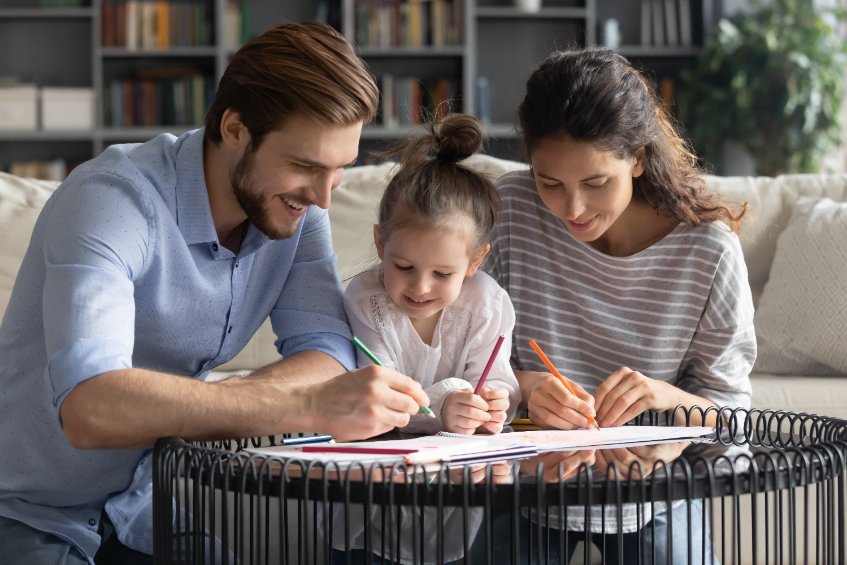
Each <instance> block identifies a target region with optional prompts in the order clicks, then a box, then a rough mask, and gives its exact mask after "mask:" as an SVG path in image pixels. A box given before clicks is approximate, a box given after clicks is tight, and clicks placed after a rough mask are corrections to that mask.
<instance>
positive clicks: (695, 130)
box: [680, 0, 847, 175]
mask: <svg viewBox="0 0 847 565" xmlns="http://www.w3.org/2000/svg"><path fill="white" fill-rule="evenodd" d="M812 3H813V0H805V1H804V0H771V1H770V2H769V3H768V4H767V5H763V4H757V6H756V8H755V9H754V10H753V11H752V12H748V13H745V14H739V15H736V16H733V17H732V18H728V19H722V20H721V21H720V22H719V23H718V25H717V26H716V29H715V30H714V33H712V34H711V36H710V37H708V38H707V39H706V41H705V45H704V46H703V51H702V53H701V55H700V58H699V60H698V62H697V65H696V67H695V69H694V70H693V71H690V72H687V73H685V74H684V75H683V77H682V81H683V85H684V87H683V93H684V94H683V97H682V99H681V101H680V102H681V116H682V119H683V121H684V122H685V123H686V124H687V126H688V132H689V134H690V136H691V138H692V141H693V143H694V146H695V149H696V150H697V151H698V152H699V153H700V154H701V155H702V156H703V157H704V159H705V160H706V161H707V162H709V163H712V164H714V163H715V162H716V161H715V157H716V156H717V155H718V154H719V151H720V146H721V144H722V143H723V142H724V141H725V140H729V139H732V140H735V141H737V142H739V143H741V144H742V145H743V146H745V147H746V148H747V149H748V150H749V151H750V153H751V155H752V156H753V159H754V161H755V163H756V168H757V173H758V174H763V175H775V174H779V173H787V172H814V171H816V170H817V166H818V163H819V161H820V159H821V157H822V156H823V155H824V154H825V153H826V151H827V150H828V149H829V148H831V147H832V145H833V144H834V143H835V142H837V141H839V140H840V138H841V114H842V111H841V105H842V97H843V95H844V91H845V80H847V76H845V71H846V70H847V66H845V62H847V49H845V44H844V41H843V40H842V38H841V37H840V35H839V32H838V30H837V23H838V21H839V20H840V19H841V18H842V17H843V15H844V13H843V11H840V10H828V11H826V12H824V11H822V10H821V9H820V8H814V7H813V6H812Z"/></svg>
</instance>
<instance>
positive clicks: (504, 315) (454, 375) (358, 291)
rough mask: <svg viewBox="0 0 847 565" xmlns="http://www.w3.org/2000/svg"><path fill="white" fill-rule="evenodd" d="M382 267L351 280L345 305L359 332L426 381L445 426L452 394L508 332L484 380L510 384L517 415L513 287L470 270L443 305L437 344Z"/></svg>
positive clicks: (394, 364) (490, 384) (472, 379)
mask: <svg viewBox="0 0 847 565" xmlns="http://www.w3.org/2000/svg"><path fill="white" fill-rule="evenodd" d="M380 274H381V268H380V269H376V270H372V271H366V272H364V273H361V274H360V275H357V276H356V277H355V278H353V280H352V281H350V284H349V285H348V286H347V290H346V291H345V293H344V308H345V310H346V311H347V318H348V320H349V322H350V327H351V328H352V330H353V335H355V336H357V337H358V338H359V339H361V340H362V341H363V342H364V343H365V344H367V346H368V348H370V349H371V351H373V353H374V354H375V355H376V356H377V357H378V358H379V359H380V361H382V362H383V364H384V365H385V366H387V367H391V368H393V369H395V370H397V371H398V372H400V373H403V374H405V375H408V376H410V377H412V378H414V379H415V380H416V381H418V382H419V383H421V385H422V386H423V388H424V390H425V391H426V393H427V395H428V396H429V399H430V408H431V409H432V411H433V412H434V413H435V415H436V418H438V423H439V425H440V426H441V427H443V424H442V422H441V408H442V406H443V405H444V398H445V397H446V396H447V394H448V393H450V392H452V391H454V390H460V389H473V388H474V386H475V385H476V383H477V381H478V380H479V378H480V377H481V376H482V371H483V369H485V365H486V364H487V363H488V358H489V357H490V356H491V351H492V350H493V348H494V344H495V343H496V342H497V338H498V337H500V336H501V335H502V336H504V340H503V344H502V346H501V347H500V351H499V352H498V354H497V358H496V359H495V361H494V364H493V365H492V367H491V371H490V372H489V374H488V378H487V379H486V381H485V385H484V386H485V387H486V388H492V389H493V388H505V389H506V390H507V391H508V393H509V409H508V412H507V422H508V421H510V420H511V418H512V416H513V415H514V413H515V410H516V409H517V407H518V404H519V403H520V399H521V396H520V387H519V386H518V381H517V378H516V377H515V373H514V371H513V370H512V366H511V363H510V356H511V351H512V330H513V329H514V325H515V310H514V308H513V307H512V302H511V300H509V295H508V294H506V291H505V290H503V289H502V288H501V287H500V285H498V284H497V282H496V281H495V280H494V279H493V278H491V277H490V276H489V275H488V274H486V273H484V272H482V271H478V272H477V273H476V274H475V275H473V276H472V277H468V278H466V279H465V281H464V283H463V284H462V290H461V292H460V293H459V296H458V298H457V299H456V301H455V302H454V303H453V304H451V305H450V306H448V307H447V308H445V309H444V310H442V312H441V317H440V319H439V321H438V325H437V326H436V328H435V332H434V334H433V336H432V345H427V344H426V343H424V342H423V340H422V339H421V338H420V336H419V335H418V333H417V331H415V328H414V327H413V326H412V322H411V320H409V318H408V316H406V315H405V314H403V313H402V312H401V311H400V310H399V309H398V308H397V307H396V306H395V305H394V303H393V302H392V301H391V298H389V296H388V294H387V293H386V292H385V287H384V286H383V284H382V280H381V276H380ZM358 355H359V359H358V365H359V367H364V366H367V365H371V364H372V362H371V361H370V359H368V358H367V357H366V356H365V355H364V354H363V353H361V352H359V354H358ZM423 417H424V418H427V419H428V417H427V416H423ZM420 418H421V415H417V416H415V417H413V422H412V425H413V426H414V424H415V421H416V420H418V423H419V424H420V423H422V422H419V420H420Z"/></svg>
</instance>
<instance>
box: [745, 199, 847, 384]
mask: <svg viewBox="0 0 847 565" xmlns="http://www.w3.org/2000/svg"><path fill="white" fill-rule="evenodd" d="M845 243H847V203H838V202H834V201H832V200H830V199H828V198H827V199H810V198H800V199H798V200H797V202H796V204H795V205H794V211H793V213H792V214H791V219H790V221H789V223H788V227H787V228H786V229H785V231H784V232H783V233H782V235H780V237H779V240H778V243H777V249H776V256H775V258H774V261H773V267H772V268H771V276H770V279H769V280H768V283H767V284H766V285H765V289H764V293H763V294H762V298H761V301H760V303H759V308H758V311H757V312H756V336H757V338H758V341H759V357H758V360H757V362H756V370H757V371H760V372H768V373H775V374H805V375H827V374H842V375H847V292H845V286H844V285H845V281H847V247H845Z"/></svg>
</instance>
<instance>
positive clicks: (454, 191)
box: [378, 114, 500, 247]
mask: <svg viewBox="0 0 847 565" xmlns="http://www.w3.org/2000/svg"><path fill="white" fill-rule="evenodd" d="M427 129H428V133H427V134H424V135H421V136H419V137H415V138H412V139H409V140H407V141H405V142H401V143H400V144H398V145H395V146H394V147H393V148H391V149H389V150H388V151H385V152H382V153H381V154H380V156H383V157H399V158H400V161H401V163H402V165H401V166H400V170H399V171H397V173H396V174H395V175H394V177H393V178H392V179H391V180H390V181H389V183H388V186H387V187H386V189H385V193H384V194H383V195H382V199H381V201H380V203H379V217H378V222H379V224H378V225H379V231H380V235H381V236H382V239H383V241H386V240H387V239H388V237H389V234H390V233H391V231H392V230H394V229H397V228H400V227H403V226H406V225H409V224H419V223H422V224H427V225H433V224H440V223H443V222H448V221H450V220H451V219H453V218H455V217H456V215H457V214H464V215H466V216H467V217H469V218H470V219H471V220H472V221H473V224H474V226H475V228H476V233H475V241H474V243H475V245H476V247H478V246H481V245H483V244H485V243H486V242H487V241H488V234H489V232H490V231H491V229H492V228H493V227H494V221H495V219H496V217H497V213H498V212H499V211H500V197H499V195H498V194H497V189H496V188H495V187H494V183H493V182H492V181H491V180H490V179H488V178H487V177H484V176H482V175H480V174H479V173H476V172H474V171H472V170H471V169H469V168H467V167H465V166H463V165H461V164H459V161H462V160H463V159H466V158H467V157H470V156H471V155H473V154H474V153H476V152H477V151H479V149H480V148H481V147H482V141H483V137H482V128H481V126H480V124H479V122H478V121H477V120H475V119H474V118H472V117H470V116H467V115H465V114H450V115H448V116H446V117H445V118H444V119H443V120H441V121H440V122H435V121H433V122H430V123H429V124H428V126H427Z"/></svg>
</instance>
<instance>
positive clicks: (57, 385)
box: [0, 130, 355, 563]
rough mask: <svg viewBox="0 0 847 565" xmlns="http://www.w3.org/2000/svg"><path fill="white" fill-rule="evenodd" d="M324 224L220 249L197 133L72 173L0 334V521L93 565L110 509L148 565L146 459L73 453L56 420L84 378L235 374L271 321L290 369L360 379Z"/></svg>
mask: <svg viewBox="0 0 847 565" xmlns="http://www.w3.org/2000/svg"><path fill="white" fill-rule="evenodd" d="M341 297H342V292H341V285H340V283H339V280H338V275H337V272H336V267H335V255H334V254H333V251H332V242H331V238H330V229H329V218H328V215H327V212H326V210H321V209H320V208H318V207H316V206H312V207H311V208H310V209H309V211H308V213H307V214H306V216H305V217H304V219H303V220H302V221H301V223H300V227H299V229H298V230H297V233H295V234H294V236H292V237H291V238H289V239H285V240H282V241H272V240H270V239H268V238H267V237H265V236H264V235H263V234H262V233H261V232H259V231H258V230H257V229H256V228H255V226H252V225H250V226H249V229H248V230H247V233H246V235H245V238H244V242H243V244H242V246H241V249H240V251H239V252H238V253H237V254H234V253H232V252H231V251H229V250H228V249H227V248H225V247H223V246H222V245H221V244H220V242H219V241H218V238H217V234H216V232H215V226H214V223H213V220H212V215H211V210H210V208H209V199H208V194H207V191H206V185H205V181H204V174H203V130H196V131H193V132H189V133H186V134H184V135H183V136H181V137H180V138H178V139H177V138H175V137H174V136H172V135H161V136H158V137H156V138H155V139H153V140H151V141H149V142H147V143H144V144H129V145H118V146H113V147H110V148H108V149H107V150H106V151H104V152H103V153H102V154H101V155H100V156H98V157H97V158H95V159H93V160H91V161H89V162H87V163H84V164H82V165H80V166H79V167H77V168H76V169H75V170H74V171H73V172H72V173H71V174H70V175H69V176H68V178H67V180H66V181H65V182H64V183H62V185H61V186H60V187H59V188H58V189H57V190H56V192H55V193H54V194H53V196H52V197H51V198H50V200H49V201H48V202H47V204H46V205H45V206H44V209H43V210H42V212H41V215H40V216H39V218H38V221H37V222H36V225H35V230H34V232H33V234H32V239H31V241H30V245H29V249H28V250H27V253H26V256H25V257H24V261H23V264H22V266H21V268H20V271H19V273H18V278H17V281H16V282H15V287H14V290H13V292H12V296H11V299H10V302H9V306H8V308H7V311H6V315H5V317H4V319H3V323H2V326H0V439H1V440H2V447H1V448H0V515H2V516H6V517H8V518H12V519H15V520H19V521H21V522H24V523H26V524H28V525H30V526H32V527H34V528H36V529H38V530H42V531H45V532H51V533H53V534H55V535H57V536H59V537H60V538H62V539H65V540H68V541H70V542H72V543H74V544H75V545H76V546H77V547H78V548H79V549H80V550H81V551H82V552H83V553H84V554H85V555H86V556H87V557H88V558H89V560H91V562H92V563H93V557H94V554H95V553H96V551H97V548H98V546H99V543H100V538H99V536H98V534H97V528H98V525H99V521H100V513H101V510H102V509H103V508H104V507H105V508H106V510H107V512H108V514H109V517H110V518H111V519H112V521H113V522H114V523H115V526H116V529H117V530H118V533H119V535H120V538H121V540H122V541H124V543H126V544H127V545H129V546H130V547H135V548H136V549H141V550H144V551H148V552H149V551H151V548H152V541H151V540H152V533H151V529H152V522H151V520H150V511H149V506H150V498H149V493H150V482H149V481H150V477H151V474H150V468H149V467H150V465H149V463H150V460H149V457H146V456H147V455H148V454H149V450H129V449H95V450H87V451H82V450H79V449H76V448H74V447H73V446H72V445H71V444H70V443H69V442H68V440H67V438H66V437H65V435H64V434H63V433H62V429H61V422H60V419H59V408H60V406H61V403H62V401H63V400H64V398H65V396H66V395H67V394H68V392H69V391H70V390H71V389H73V387H74V386H76V385H77V384H79V383H80V382H82V381H85V380H86V379H89V378H91V377H93V376H96V375H99V374H101V373H105V372H107V371H114V370H118V369H126V368H129V367H142V368H146V369H153V370H157V371H164V372H167V373H171V374H176V375H182V376H185V377H188V378H203V376H204V375H205V373H207V372H208V371H209V370H211V369H214V368H215V367H217V366H218V365H221V364H223V363H225V362H227V361H228V360H230V359H232V358H233V357H234V356H235V355H236V354H237V353H238V352H239V351H240V350H241V349H242V348H243V347H244V345H245V344H246V343H247V342H248V340H249V339H250V337H251V336H252V335H253V334H254V333H255V332H256V330H257V329H258V328H259V326H260V325H261V324H262V322H263V321H264V320H265V319H267V318H268V316H270V319H271V323H272V325H273V329H274V331H275V333H276V335H277V340H276V347H277V350H278V351H279V352H280V353H281V354H282V355H284V356H288V355H292V354H294V353H297V352H300V351H304V350H318V351H322V352H325V353H327V354H329V355H331V356H332V357H334V358H335V359H337V360H338V361H339V362H340V363H341V364H342V365H344V366H345V367H346V368H348V369H349V368H353V367H355V355H354V352H353V350H352V347H351V345H350V330H349V327H348V325H347V321H346V318H345V316H344V308H343V304H342V298H341Z"/></svg>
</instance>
